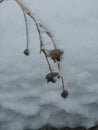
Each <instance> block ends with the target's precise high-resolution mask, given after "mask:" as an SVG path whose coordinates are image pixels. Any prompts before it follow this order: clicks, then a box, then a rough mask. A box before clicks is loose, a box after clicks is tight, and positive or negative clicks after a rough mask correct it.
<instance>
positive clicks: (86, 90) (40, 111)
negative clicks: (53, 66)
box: [0, 0, 98, 130]
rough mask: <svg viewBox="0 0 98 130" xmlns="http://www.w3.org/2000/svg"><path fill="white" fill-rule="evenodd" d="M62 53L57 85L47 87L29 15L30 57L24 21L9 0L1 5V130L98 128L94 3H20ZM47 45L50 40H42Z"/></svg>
mask: <svg viewBox="0 0 98 130" xmlns="http://www.w3.org/2000/svg"><path fill="white" fill-rule="evenodd" d="M22 2H23V3H24V4H25V5H26V6H27V7H28V8H30V10H31V11H32V12H33V13H34V15H35V16H36V17H37V18H38V19H40V21H42V23H43V24H45V25H46V26H47V27H48V28H49V30H50V31H51V32H52V33H53V35H54V36H55V39H56V41H57V46H58V47H59V48H61V49H63V50H64V57H63V59H62V63H61V65H62V72H63V76H64V81H65V84H66V89H67V90H68V91H69V96H68V98H67V99H62V98H61V97H60V93H61V91H62V88H61V84H60V82H59V81H58V82H57V83H56V84H52V83H49V84H47V82H46V80H45V75H46V74H47V73H48V67H47V64H46V61H45V58H44V57H43V55H40V54H39V40H38V35H37V32H36V28H35V26H34V23H33V22H32V20H31V19H30V18H29V17H28V24H29V33H30V36H29V42H30V49H31V55H30V56H29V57H26V56H25V55H24V54H23V50H24V49H25V44H26V43H25V42H26V37H25V23H24V18H23V13H22V11H21V9H20V7H19V6H18V5H17V4H16V2H15V1H13V0H8V1H5V2H3V3H2V4H0V129H2V130H22V129H24V128H26V127H29V128H33V129H36V128H40V127H42V126H44V125H46V124H50V125H52V126H55V127H64V126H69V127H76V126H85V127H87V128H88V127H91V126H94V125H95V124H98V111H97V109H98V78H97V77H98V52H97V51H98V43H97V42H98V36H97V35H98V29H97V27H98V13H97V12H98V8H97V5H98V1H97V0H94V1H92V0H62V1H61V0H58V1H57V0H41V1H39V0H22ZM46 47H47V48H48V47H50V41H48V40H46Z"/></svg>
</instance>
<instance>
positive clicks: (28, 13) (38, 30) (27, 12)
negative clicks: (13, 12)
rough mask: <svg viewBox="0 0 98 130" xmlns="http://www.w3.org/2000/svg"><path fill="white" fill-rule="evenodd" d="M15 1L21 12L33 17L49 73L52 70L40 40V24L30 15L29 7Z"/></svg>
mask: <svg viewBox="0 0 98 130" xmlns="http://www.w3.org/2000/svg"><path fill="white" fill-rule="evenodd" d="M15 1H16V2H17V3H18V5H19V6H20V7H21V9H22V10H23V12H24V13H26V14H27V15H29V16H30V17H31V18H32V19H33V21H34V23H35V25H36V28H37V32H38V35H39V40H40V52H41V51H42V52H43V54H44V56H45V58H46V61H47V63H48V67H49V70H50V72H51V73H53V72H52V68H51V65H50V63H49V60H48V58H47V53H46V51H45V49H44V45H43V40H42V36H41V31H40V28H39V25H40V26H41V24H39V23H38V22H37V20H36V18H35V17H34V16H33V15H32V13H31V12H30V11H29V9H28V8H27V7H25V6H24V5H23V4H22V3H21V2H20V0H15ZM25 20H26V19H25ZM41 27H42V26H41Z"/></svg>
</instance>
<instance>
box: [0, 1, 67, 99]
mask: <svg viewBox="0 0 98 130" xmlns="http://www.w3.org/2000/svg"><path fill="white" fill-rule="evenodd" d="M3 1H5V0H0V3H2V2H3ZM15 1H16V2H17V4H18V5H19V6H20V7H21V9H22V11H23V15H24V20H25V25H26V49H25V50H24V53H25V54H26V55H27V56H28V55H29V53H30V52H29V49H28V48H29V47H28V44H29V39H28V38H29V34H28V33H29V32H28V24H27V17H26V15H28V16H29V17H31V19H32V20H33V22H34V23H35V26H36V29H37V32H38V36H39V41H40V53H41V52H43V54H44V56H45V58H46V61H47V64H48V67H49V70H50V73H49V74H47V75H46V79H47V81H48V82H50V81H51V82H53V83H55V81H56V78H61V82H62V88H63V92H62V93H61V96H62V97H63V98H66V97H67V96H68V92H67V91H66V90H65V85H64V79H63V76H62V74H61V67H60V63H59V62H60V60H61V56H62V54H63V52H62V51H61V50H60V49H58V48H57V47H56V44H55V40H54V37H53V35H52V33H51V32H50V31H49V30H48V29H47V28H46V27H45V26H43V25H42V24H41V23H40V22H39V21H38V20H37V19H36V17H35V16H34V15H33V14H32V13H31V12H30V11H29V9H28V8H27V7H26V6H24V4H23V3H22V2H21V0H15ZM41 29H43V30H44V33H46V35H47V36H48V38H50V40H51V43H52V44H53V47H54V48H53V49H52V50H50V53H49V54H47V51H46V49H45V47H44V42H43V38H42V34H41ZM48 57H49V58H51V59H52V60H53V61H54V62H55V63H57V68H58V71H59V73H57V72H53V71H52V67H51V64H50V62H49V59H48Z"/></svg>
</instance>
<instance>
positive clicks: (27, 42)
mask: <svg viewBox="0 0 98 130" xmlns="http://www.w3.org/2000/svg"><path fill="white" fill-rule="evenodd" d="M22 11H23V10H22ZM23 15H24V20H25V26H26V49H28V48H29V32H28V23H27V18H26V14H25V13H24V11H23Z"/></svg>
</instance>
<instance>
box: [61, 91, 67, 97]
mask: <svg viewBox="0 0 98 130" xmlns="http://www.w3.org/2000/svg"><path fill="white" fill-rule="evenodd" d="M67 96H68V91H65V90H64V91H63V92H62V93H61V97H63V98H67Z"/></svg>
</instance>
